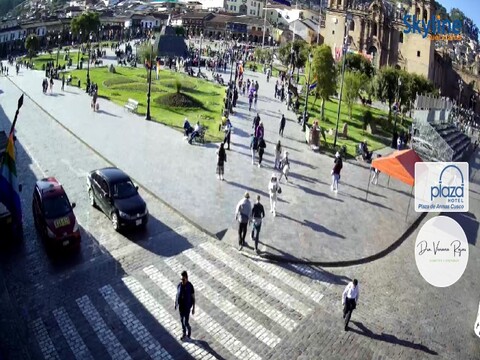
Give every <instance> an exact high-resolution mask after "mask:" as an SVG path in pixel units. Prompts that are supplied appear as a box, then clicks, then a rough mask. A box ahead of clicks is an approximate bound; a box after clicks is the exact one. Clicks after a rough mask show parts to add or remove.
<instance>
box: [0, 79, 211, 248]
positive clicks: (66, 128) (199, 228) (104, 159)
mask: <svg viewBox="0 0 480 360" xmlns="http://www.w3.org/2000/svg"><path fill="white" fill-rule="evenodd" d="M8 80H9V81H10V82H11V83H12V84H13V85H14V86H15V87H16V88H17V89H19V90H20V91H21V92H22V93H23V94H24V95H25V96H26V97H27V98H28V99H30V101H31V102H32V103H34V104H35V105H36V106H38V107H39V108H40V109H41V110H42V111H43V112H44V113H45V114H47V115H48V116H49V117H50V118H51V119H52V120H53V121H55V122H56V123H57V124H58V125H60V126H61V127H62V128H63V129H65V131H67V132H68V133H69V134H70V135H72V136H73V137H74V138H75V139H77V140H78V141H80V142H81V143H82V144H83V145H85V146H86V147H87V148H89V149H90V150H91V151H93V152H94V153H95V154H96V155H97V156H98V157H100V158H101V159H102V160H103V161H105V162H107V163H108V164H109V165H111V166H115V167H116V165H115V164H114V163H113V162H112V161H110V160H109V159H107V158H106V157H105V156H103V155H102V154H101V153H100V152H98V151H97V150H96V149H94V148H93V147H92V146H90V145H89V144H88V143H87V142H85V141H84V140H83V139H82V138H80V137H79V136H78V135H77V134H75V133H74V132H73V131H71V130H70V129H69V128H68V127H66V126H65V125H63V124H62V123H61V122H60V121H58V120H57V119H56V118H55V117H54V116H53V115H52V114H50V113H49V112H48V111H47V110H46V109H44V108H43V107H42V106H41V105H40V104H39V103H38V102H36V101H35V100H34V99H32V97H31V96H30V95H28V94H27V93H26V92H25V91H24V90H23V89H22V88H20V86H18V85H17V84H16V83H15V82H14V81H13V80H12V79H10V77H8ZM145 121H147V120H145ZM132 180H133V181H134V182H135V183H136V184H138V185H139V186H140V187H141V188H142V190H143V191H145V192H146V193H147V194H149V195H150V196H152V197H153V198H154V199H155V200H158V201H160V202H161V203H162V204H163V205H165V206H166V207H167V208H168V209H170V210H171V211H173V212H174V213H175V214H176V215H178V216H180V217H181V218H182V219H184V220H185V221H186V222H187V223H189V224H190V225H192V226H193V227H195V228H197V229H198V230H200V231H202V232H203V233H205V234H207V235H209V236H210V237H212V238H214V239H216V240H219V239H218V237H217V235H215V234H213V233H211V232H210V231H208V230H207V229H205V228H204V227H202V226H201V225H199V224H197V223H196V222H195V221H193V220H191V219H189V218H188V217H186V216H185V215H184V214H182V213H181V212H180V211H178V210H177V209H176V208H174V207H173V206H172V205H170V204H169V203H167V202H166V201H165V200H163V199H161V198H160V197H158V196H157V195H156V194H155V193H153V192H152V191H150V190H149V189H148V188H147V187H146V186H144V185H143V184H142V183H141V182H139V181H137V180H136V179H135V178H133V177H132Z"/></svg>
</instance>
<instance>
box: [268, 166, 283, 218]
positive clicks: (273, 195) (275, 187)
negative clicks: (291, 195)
mask: <svg viewBox="0 0 480 360" xmlns="http://www.w3.org/2000/svg"><path fill="white" fill-rule="evenodd" d="M281 193H282V189H281V188H280V185H279V184H278V180H277V175H276V174H275V173H274V174H272V178H271V179H270V182H269V183H268V194H269V196H270V212H271V213H272V214H273V216H276V215H277V212H276V207H277V194H281Z"/></svg>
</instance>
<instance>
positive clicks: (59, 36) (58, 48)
mask: <svg viewBox="0 0 480 360" xmlns="http://www.w3.org/2000/svg"><path fill="white" fill-rule="evenodd" d="M61 39H62V35H60V34H58V44H57V45H58V47H57V69H58V56H59V55H60V40H61Z"/></svg>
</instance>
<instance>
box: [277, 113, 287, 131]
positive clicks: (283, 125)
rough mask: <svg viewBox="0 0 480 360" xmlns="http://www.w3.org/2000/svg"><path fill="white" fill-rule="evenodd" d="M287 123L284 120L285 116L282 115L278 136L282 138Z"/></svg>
mask: <svg viewBox="0 0 480 360" xmlns="http://www.w3.org/2000/svg"><path fill="white" fill-rule="evenodd" d="M286 123H287V120H286V119H285V115H284V114H282V118H281V119H280V130H279V131H278V134H279V135H280V136H281V137H283V129H285V124H286Z"/></svg>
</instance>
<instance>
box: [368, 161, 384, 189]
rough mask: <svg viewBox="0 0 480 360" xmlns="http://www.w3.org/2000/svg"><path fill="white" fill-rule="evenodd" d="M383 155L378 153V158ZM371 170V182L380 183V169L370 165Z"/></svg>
mask: <svg viewBox="0 0 480 360" xmlns="http://www.w3.org/2000/svg"><path fill="white" fill-rule="evenodd" d="M381 157H382V155H380V154H377V159H379V158H381ZM370 172H371V173H372V180H371V183H372V184H373V185H378V176H379V175H380V170H378V169H376V168H374V167H373V166H371V167H370Z"/></svg>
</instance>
